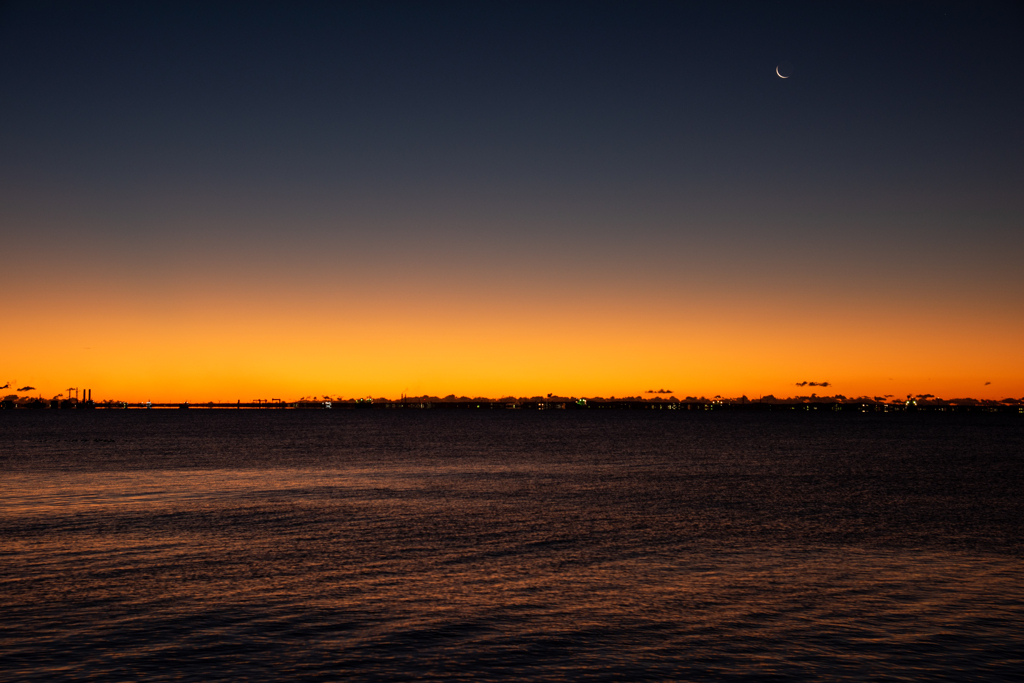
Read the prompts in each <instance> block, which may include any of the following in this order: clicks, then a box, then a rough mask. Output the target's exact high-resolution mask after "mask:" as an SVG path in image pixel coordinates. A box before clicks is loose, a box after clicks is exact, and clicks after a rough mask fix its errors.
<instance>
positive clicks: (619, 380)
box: [0, 281, 1024, 402]
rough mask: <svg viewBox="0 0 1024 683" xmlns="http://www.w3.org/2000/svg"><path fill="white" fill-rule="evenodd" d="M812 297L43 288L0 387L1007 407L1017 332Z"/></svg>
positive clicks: (997, 321) (1017, 382)
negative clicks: (651, 395) (965, 400)
mask: <svg viewBox="0 0 1024 683" xmlns="http://www.w3.org/2000/svg"><path fill="white" fill-rule="evenodd" d="M595 289H597V291H594V290H595ZM832 296H833V295H828V294H821V295H814V296H806V295H800V294H796V293H789V294H788V295H786V294H785V293H783V294H780V293H779V292H770V293H754V294H751V293H749V292H742V291H739V290H728V289H725V288H718V289H715V290H711V291H709V292H697V293H693V292H688V291H682V292H677V291H672V290H671V289H670V288H662V289H660V290H659V289H657V288H651V290H649V291H645V290H644V289H643V288H637V289H633V290H623V291H618V292H616V291H614V288H612V287H609V288H607V289H604V290H602V289H599V288H590V289H587V288H575V289H574V288H572V287H567V286H557V287H551V286H548V285H546V284H542V285H537V286H525V285H524V286H518V287H507V288H504V289H503V288H502V287H501V286H500V284H499V285H495V286H491V285H488V286H482V287H473V286H466V287H464V288H462V289H461V290H459V291H454V292H442V293H432V292H430V291H429V289H427V290H424V288H422V287H418V286H417V283H414V282H407V281H406V282H399V283H391V284H389V285H386V286H385V285H381V286H377V287H372V288H368V289H365V290H364V291H361V292H356V293H351V290H350V289H349V288H346V287H337V288H325V289H323V290H319V291H308V290H305V289H304V288H301V287H295V286H288V287H283V288H277V289H275V288H273V287H271V288H265V289H263V290H262V291H256V292H243V291H231V290H226V289H223V288H222V289H215V288H213V289H206V288H204V287H202V286H196V287H193V288H192V289H184V290H183V291H179V292H175V291H171V290H166V291H163V292H160V291H147V290H145V289H144V288H139V289H134V290H128V291H126V292H125V291H120V290H118V289H117V288H113V287H111V288H108V289H105V290H104V289H103V288H99V289H98V290H95V291H92V292H90V293H88V294H86V293H81V292H79V293H77V294H68V295H64V296H58V295H57V294H56V293H54V292H45V291H43V292H40V293H36V294H34V295H32V296H31V297H29V298H26V299H24V300H22V301H20V302H19V303H17V304H16V306H17V308H18V310H17V311H16V317H17V319H19V320H21V321H23V324H24V325H26V328H27V329H29V330H31V332H30V333H26V334H24V335H23V341H21V342H19V343H17V344H12V345H10V346H9V347H8V352H7V353H6V354H5V355H6V358H5V360H6V361H7V362H6V363H5V366H6V367H5V372H6V373H7V375H8V376H7V377H4V378H0V379H3V380H4V381H12V382H17V383H18V384H19V385H31V386H33V387H36V389H37V392H38V393H39V394H41V395H43V396H44V397H46V398H50V397H52V396H54V395H56V394H58V393H62V392H64V391H65V389H66V388H67V387H68V386H78V387H89V388H92V390H93V397H94V399H96V400H105V399H117V400H127V401H133V402H134V401H145V400H154V401H161V402H163V401H167V402H172V401H185V400H187V401H191V402H206V401H218V402H227V401H231V402H233V401H236V400H242V401H249V400H251V399H254V398H269V397H280V398H283V399H286V400H294V399H297V398H298V397H300V396H306V395H330V396H343V397H346V398H348V397H363V396H374V397H385V398H397V397H399V396H400V395H402V394H406V395H424V394H426V395H435V396H445V395H449V394H455V395H456V396H468V397H471V398H472V397H479V396H483V397H491V398H499V397H501V396H507V395H513V396H537V395H546V394H548V393H554V394H556V395H562V396H604V397H610V396H618V397H623V396H640V395H643V392H644V391H646V390H648V389H655V390H657V389H670V390H672V392H673V394H674V395H675V396H676V397H677V398H680V399H682V398H685V397H686V396H696V397H700V396H706V397H708V398H711V397H714V396H716V395H721V396H723V397H739V396H740V395H746V396H747V397H748V398H752V399H753V398H757V397H758V396H763V395H768V394H772V395H775V396H776V397H780V398H781V397H789V396H797V395H810V394H811V393H812V392H816V393H818V394H819V395H835V394H842V395H844V396H846V397H856V396H865V395H866V396H884V395H887V394H889V395H894V396H896V397H902V396H906V395H907V394H914V395H917V394H933V395H935V396H939V397H942V398H946V399H952V398H962V397H972V398H983V399H1002V398H1009V397H1021V396H1024V370H1022V369H1021V367H1020V363H1019V360H1018V355H1019V339H1021V338H1024V322H1022V321H1020V320H1013V321H1009V320H1005V319H1002V318H1000V317H999V316H998V315H997V314H996V313H997V312H996V311H992V312H986V311H985V310H984V309H979V308H978V307H973V308H971V307H968V306H961V307H959V308H956V309H952V310H951V309H950V308H938V307H936V308H933V309H927V308H922V307H921V306H919V305H915V306H909V305H908V304H907V303H906V302H900V301H894V302H891V303H889V304H887V305H880V304H879V303H878V302H877V301H874V300H864V299H861V300H857V299H854V300H846V301H842V302H840V304H841V305H835V304H832V303H830V302H829V301H828V300H829V298H830V297H832ZM44 298H45V299H46V302H45V305H44V303H43V301H42V299H44ZM977 330H983V331H984V334H978V333H977V332H976V331H977ZM922 331H924V332H925V334H924V335H923V336H922ZM800 381H818V382H820V381H828V382H830V383H831V385H832V386H830V387H827V388H821V387H798V386H796V383H797V382H800ZM986 382H990V384H986ZM12 388H14V385H13V384H12ZM5 393H6V392H5ZM33 393H36V392H33Z"/></svg>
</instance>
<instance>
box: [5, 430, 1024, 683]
mask: <svg viewBox="0 0 1024 683" xmlns="http://www.w3.org/2000/svg"><path fill="white" fill-rule="evenodd" d="M1022 560H1024V416H1017V415H995V414H993V415H989V414H966V415H950V414H874V413H869V414H833V413H826V414H818V413H810V414H808V413H802V414H793V415H789V414H780V413H773V414H758V415H755V414H742V413H730V412H711V413H688V412H674V411H673V412H667V411H658V412H654V411H597V410H592V411H564V412H563V411H547V412H519V411H438V410H434V411H431V410H425V411H333V412H332V411H315V412H314V411H309V412H304V411H281V412H275V411H201V410H191V411H188V412H185V411H116V412H115V411H94V412H84V411H83V412H75V411H41V412H34V411H7V412H3V413H0V679H2V680H6V681H20V680H26V681H28V680H39V681H58V680H96V681H129V680H176V681H178V680H195V681H209V680H229V679H230V680H241V679H251V680H265V679H275V680H276V679H287V680H343V679H344V680H408V679H421V680H422V679H426V680H457V679H474V680H497V679H506V680H507V679H532V680H642V679H650V680H672V679H676V680H694V679H697V680H712V679H713V680H729V679H743V678H749V679H769V680H770V679H822V680H835V679H857V680H861V679H865V678H873V679H893V680H899V679H902V680H934V679H945V680H970V679H973V680H999V679H1007V680H1009V679H1014V678H1017V677H1019V676H1020V674H1021V672H1022V671H1024V564H1022Z"/></svg>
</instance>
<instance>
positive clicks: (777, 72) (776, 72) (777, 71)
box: [775, 67, 789, 78]
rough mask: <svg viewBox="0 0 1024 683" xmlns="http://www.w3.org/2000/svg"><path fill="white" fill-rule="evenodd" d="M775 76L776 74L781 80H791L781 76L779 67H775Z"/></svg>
mask: <svg viewBox="0 0 1024 683" xmlns="http://www.w3.org/2000/svg"><path fill="white" fill-rule="evenodd" d="M775 74H776V75H777V76H778V77H779V78H789V76H783V75H782V74H780V73H779V67H775Z"/></svg>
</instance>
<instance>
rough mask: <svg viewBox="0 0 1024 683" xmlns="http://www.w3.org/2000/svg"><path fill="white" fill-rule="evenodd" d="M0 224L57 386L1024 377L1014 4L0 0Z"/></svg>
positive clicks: (926, 386)
mask: <svg viewBox="0 0 1024 683" xmlns="http://www.w3.org/2000/svg"><path fill="white" fill-rule="evenodd" d="M782 62H788V63H789V64H791V65H792V68H793V73H792V76H791V77H790V78H789V79H786V80H783V79H781V78H779V77H778V76H777V75H776V72H775V68H776V66H777V65H778V64H780V63H782ZM0 257H2V261H0V264H2V265H0V268H2V272H3V274H4V277H3V284H4V294H3V297H2V303H0V312H2V318H0V320H2V327H3V330H4V335H3V346H2V348H3V353H2V356H0V373H2V374H0V383H2V382H6V381H10V382H12V386H13V385H15V384H16V385H17V386H22V385H31V386H34V387H37V389H38V392H39V393H42V394H43V395H44V396H52V395H54V394H56V393H58V392H61V391H63V390H64V389H66V388H67V387H69V386H77V387H91V388H92V389H93V396H94V398H96V399H106V398H118V399H124V400H146V399H153V400H169V401H172V400H191V401H206V400H231V401H233V400H235V399H241V400H243V401H244V400H249V399H252V398H257V397H259V398H269V397H281V398H295V397H298V396H300V395H307V394H330V395H338V394H341V395H343V396H346V397H350V396H366V395H371V394H372V395H373V396H387V397H397V396H398V395H399V394H401V393H403V392H404V393H408V394H411V395H412V394H423V393H429V394H434V395H446V394H450V393H454V394H456V395H468V396H480V395H484V396H498V395H506V394H513V395H526V396H532V395H537V394H546V393H549V392H554V393H559V394H562V395H577V396H579V395H587V396H594V395H602V396H611V395H615V396H625V395H638V394H640V393H642V392H643V391H644V390H647V389H660V388H667V389H671V390H673V391H674V392H675V394H676V395H677V396H679V397H683V396H686V395H694V396H699V395H707V396H713V395H716V394H721V395H726V396H738V395H740V394H746V395H748V396H751V397H755V396H757V395H761V394H774V395H776V396H790V395H796V394H801V393H805V394H806V393H810V392H809V391H808V390H807V389H803V388H798V387H795V386H794V384H795V383H796V382H800V381H830V382H831V383H832V384H833V386H832V387H830V388H829V389H828V390H826V391H824V392H821V391H820V392H819V393H829V394H831V393H840V394H844V395H847V396H858V395H885V394H895V395H906V394H908V393H913V394H920V393H930V394H935V395H938V396H943V397H946V398H953V397H962V396H973V397H982V398H1005V397H1010V396H1012V397H1021V396H1024V359H1022V357H1024V354H1022V351H1024V9H1022V5H1020V4H1019V3H991V4H979V3H963V4H948V5H946V4H942V3H879V4H872V3H867V2H855V3H850V4H837V3H811V4H801V3H769V2H758V3H752V4H746V3H738V4H730V5H725V6H722V4H721V3H701V4H696V3H695V4H686V3H668V4H657V3H639V4H635V3H609V4H602V3H585V4H554V5H552V4H551V3H537V4H530V3H522V2H516V3H508V4H502V3H454V2H447V3H437V4H431V3H409V4H387V3H380V2H374V3H366V4H361V3H352V4H344V5H342V4H337V3H280V4H266V5H262V4H256V3H237V4H236V3H209V2H202V3H194V4H192V3H168V4H160V3H148V2H147V3H66V4H65V3H44V2H26V3H20V2H14V3H4V4H2V5H0ZM986 383H990V384H986Z"/></svg>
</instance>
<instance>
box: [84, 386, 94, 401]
mask: <svg viewBox="0 0 1024 683" xmlns="http://www.w3.org/2000/svg"><path fill="white" fill-rule="evenodd" d="M85 400H87V401H91V400H92V389H90V390H89V398H87V399H85Z"/></svg>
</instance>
